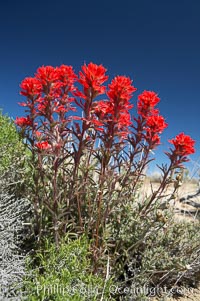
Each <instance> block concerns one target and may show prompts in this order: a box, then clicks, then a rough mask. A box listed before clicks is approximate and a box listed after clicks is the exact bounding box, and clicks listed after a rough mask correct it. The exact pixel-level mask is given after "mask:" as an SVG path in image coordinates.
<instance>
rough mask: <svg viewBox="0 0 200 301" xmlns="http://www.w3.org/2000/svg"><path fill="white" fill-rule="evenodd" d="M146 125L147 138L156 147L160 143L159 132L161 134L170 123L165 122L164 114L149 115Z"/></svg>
mask: <svg viewBox="0 0 200 301" xmlns="http://www.w3.org/2000/svg"><path fill="white" fill-rule="evenodd" d="M146 125H147V127H146V135H145V139H146V141H147V142H148V144H149V145H151V148H155V147H156V146H157V145H158V144H160V137H159V135H158V134H161V133H162V132H163V130H164V129H165V128H166V127H167V126H168V124H167V123H166V122H165V119H164V118H163V116H160V115H152V116H149V117H147V120H146Z"/></svg>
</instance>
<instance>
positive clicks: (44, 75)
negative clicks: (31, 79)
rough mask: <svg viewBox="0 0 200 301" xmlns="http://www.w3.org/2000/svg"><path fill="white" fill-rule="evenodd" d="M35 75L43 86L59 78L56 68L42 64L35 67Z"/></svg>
mask: <svg viewBox="0 0 200 301" xmlns="http://www.w3.org/2000/svg"><path fill="white" fill-rule="evenodd" d="M35 77H36V78H37V79H38V80H39V81H40V83H41V84H42V85H43V86H47V85H48V84H50V83H53V82H55V81H56V80H58V79H59V72H58V69H57V68H54V67H52V66H42V67H40V68H38V69H37V72H36V74H35Z"/></svg>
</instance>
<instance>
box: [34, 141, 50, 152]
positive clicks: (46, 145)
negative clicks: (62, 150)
mask: <svg viewBox="0 0 200 301" xmlns="http://www.w3.org/2000/svg"><path fill="white" fill-rule="evenodd" d="M35 146H36V147H37V148H38V149H40V150H47V149H50V148H51V145H50V144H49V143H48V141H43V142H37V143H36V144H35Z"/></svg>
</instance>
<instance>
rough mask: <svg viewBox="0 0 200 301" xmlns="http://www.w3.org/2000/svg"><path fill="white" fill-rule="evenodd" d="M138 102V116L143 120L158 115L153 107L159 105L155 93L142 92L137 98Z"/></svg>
mask: <svg viewBox="0 0 200 301" xmlns="http://www.w3.org/2000/svg"><path fill="white" fill-rule="evenodd" d="M138 100H139V101H138V105H137V107H138V114H139V115H141V116H142V117H143V118H146V117H148V116H149V115H156V114H158V110H156V109H154V107H155V106H156V105H157V104H158V103H159V101H160V98H159V97H158V95H157V94H156V93H155V92H153V91H144V92H143V93H142V94H140V95H139V96H138Z"/></svg>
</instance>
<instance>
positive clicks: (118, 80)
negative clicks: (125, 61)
mask: <svg viewBox="0 0 200 301" xmlns="http://www.w3.org/2000/svg"><path fill="white" fill-rule="evenodd" d="M108 87H109V91H108V93H107V94H108V97H109V98H110V100H111V101H113V102H117V103H118V104H117V105H118V108H119V109H120V108H122V109H124V106H126V108H127V109H130V108H132V106H130V105H129V103H128V101H129V100H130V99H131V97H132V95H133V92H135V91H136V90H137V89H136V88H135V87H133V86H132V80H131V79H130V78H129V77H126V76H116V77H115V78H114V79H113V80H112V82H111V84H110V85H108Z"/></svg>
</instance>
